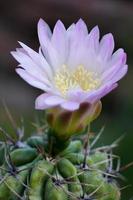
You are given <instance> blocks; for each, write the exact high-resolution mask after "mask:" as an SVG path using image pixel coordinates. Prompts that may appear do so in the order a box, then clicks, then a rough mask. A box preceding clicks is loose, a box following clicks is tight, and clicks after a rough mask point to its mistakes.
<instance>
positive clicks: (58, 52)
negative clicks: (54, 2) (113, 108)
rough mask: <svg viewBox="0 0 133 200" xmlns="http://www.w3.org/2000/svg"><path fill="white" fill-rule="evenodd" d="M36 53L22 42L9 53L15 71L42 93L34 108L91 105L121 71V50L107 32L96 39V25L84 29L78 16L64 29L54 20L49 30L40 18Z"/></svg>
mask: <svg viewBox="0 0 133 200" xmlns="http://www.w3.org/2000/svg"><path fill="white" fill-rule="evenodd" d="M38 37H39V41H40V48H39V52H35V51H34V50H32V49H31V48H29V47H28V46H26V45H25V44H23V43H22V42H19V43H20V45H21V47H22V48H17V49H16V51H13V52H11V53H12V55H13V56H14V58H15V59H16V60H17V61H18V62H19V65H18V68H17V69H16V72H17V73H18V74H19V75H20V76H21V77H22V78H23V79H24V80H25V81H26V82H28V83H29V84H30V85H32V86H34V87H36V88H39V89H41V90H43V91H44V93H43V94H41V95H40V96H39V97H38V98H37V99H36V102H35V107H36V109H41V110H43V109H48V108H53V107H55V106H59V107H62V108H63V109H65V110H69V111H74V110H77V109H79V107H80V104H82V103H84V102H88V103H89V104H93V103H95V102H97V101H99V100H100V99H101V98H102V97H103V96H105V95H106V94H108V93H109V92H111V91H112V90H113V89H114V88H116V87H117V81H119V80H120V79H121V78H122V77H123V76H124V75H125V74H126V72H127V65H126V53H125V52H124V50H123V49H118V50H117V51H116V52H114V53H113V50H114V39H113V36H112V34H111V33H109V34H106V35H104V36H103V37H102V39H101V40H100V39H99V37H100V36H99V28H98V27H97V26H96V27H94V28H93V29H92V30H91V31H90V32H89V33H88V30H87V26H86V24H85V23H84V21H83V20H81V19H80V20H79V21H78V22H77V23H76V24H74V23H73V24H72V25H71V26H70V27H69V28H68V29H66V28H65V26H64V24H63V23H62V22H61V21H60V20H59V21H57V23H56V25H55V27H54V30H53V34H52V32H51V30H50V28H49V26H48V25H47V24H46V22H44V21H43V20H42V19H40V20H39V22H38Z"/></svg>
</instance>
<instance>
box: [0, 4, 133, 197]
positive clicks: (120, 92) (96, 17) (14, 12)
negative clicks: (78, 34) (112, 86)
mask: <svg viewBox="0 0 133 200" xmlns="http://www.w3.org/2000/svg"><path fill="white" fill-rule="evenodd" d="M39 18H43V19H44V20H45V21H46V22H47V23H48V24H49V25H50V27H51V28H53V26H54V24H55V22H56V21H57V19H61V20H62V21H63V22H64V24H65V26H66V27H68V26H69V25H70V24H71V23H73V22H76V21H77V20H78V19H79V18H83V19H84V20H85V22H86V23H87V25H88V27H89V30H90V29H91V28H92V27H93V26H95V25H98V26H99V28H100V31H101V35H103V34H105V33H108V32H111V33H113V35H114V37H115V43H116V49H117V48H119V47H123V48H124V49H125V51H126V52H127V54H128V64H129V71H128V74H127V76H126V77H125V78H124V79H122V80H121V81H120V83H119V87H118V88H117V89H116V90H115V91H113V92H112V93H111V94H109V95H107V96H106V97H105V98H104V99H103V101H102V102H103V111H102V114H101V116H100V118H99V119H98V120H97V121H96V122H95V123H94V124H93V131H95V132H96V133H97V132H98V131H99V129H100V128H101V127H102V126H103V125H104V126H105V131H104V133H103V135H102V137H101V138H100V140H99V143H100V144H110V143H111V142H113V141H114V140H116V139H117V138H119V137H120V136H121V135H123V134H125V137H124V139H123V140H122V141H121V142H120V147H119V148H117V149H116V153H117V154H118V155H119V156H121V165H122V166H125V165H127V164H128V163H130V162H132V161H133V81H132V80H133V66H132V65H133V1H132V0H125V1H124V0H73V1H72V0H28V1H27V0H23V1H18V0H12V1H8V0H0V126H2V127H5V128H6V129H7V130H9V129H10V126H9V120H8V118H7V115H6V114H5V110H4V108H3V101H5V102H6V104H7V105H8V107H9V109H10V111H11V113H12V114H13V116H14V118H15V119H16V121H17V123H18V124H19V123H20V119H21V117H23V118H24V122H25V127H26V128H25V134H31V131H32V128H31V127H32V122H34V120H35V118H36V117H35V116H36V114H37V115H38V114H40V112H39V111H38V112H35V111H34V100H35V98H36V96H37V95H38V94H41V91H39V90H37V89H35V88H32V87H31V86H29V85H28V84H27V83H25V82H24V81H23V80H22V79H21V78H19V77H18V76H17V74H16V73H15V67H16V66H17V62H16V61H15V60H14V59H13V58H12V56H11V55H10V51H11V50H14V49H15V48H16V47H19V45H18V43H17V41H23V42H24V43H26V44H27V45H29V46H30V47H31V48H34V49H35V50H38V47H39V43H38V37H37V30H36V26H37V22H38V20H39ZM11 132H12V131H11ZM122 174H123V175H124V176H125V178H126V180H125V181H124V182H122V187H124V186H129V187H127V188H126V189H123V195H122V199H123V200H131V199H133V186H132V185H133V167H130V168H129V169H127V170H125V171H123V173H122Z"/></svg>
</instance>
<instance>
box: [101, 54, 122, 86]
mask: <svg viewBox="0 0 133 200" xmlns="http://www.w3.org/2000/svg"><path fill="white" fill-rule="evenodd" d="M123 61H124V62H123ZM123 63H125V53H123V54H122V55H121V58H119V60H118V61H117V63H115V64H114V66H112V67H110V68H109V69H107V70H106V71H104V73H103V75H102V81H104V82H107V81H110V80H112V79H114V77H117V75H118V74H119V73H120V72H121V70H123V67H124V65H123ZM118 80H119V79H117V81H118Z"/></svg>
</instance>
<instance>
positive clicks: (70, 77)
mask: <svg viewBox="0 0 133 200" xmlns="http://www.w3.org/2000/svg"><path fill="white" fill-rule="evenodd" d="M54 83H55V87H56V88H57V89H58V90H59V91H60V92H61V94H62V95H63V96H66V94H67V92H68V91H69V90H70V89H73V88H76V87H80V88H81V89H82V90H83V91H86V92H88V91H91V90H94V89H97V88H98V87H99V86H100V84H101V81H100V79H99V78H98V75H97V73H96V72H91V71H89V70H87V69H86V68H85V67H84V66H83V65H79V66H78V67H77V68H76V69H75V70H73V71H72V70H71V71H70V70H69V69H68V68H67V66H66V65H63V66H62V68H61V69H60V70H59V71H58V72H57V73H56V74H55V77H54Z"/></svg>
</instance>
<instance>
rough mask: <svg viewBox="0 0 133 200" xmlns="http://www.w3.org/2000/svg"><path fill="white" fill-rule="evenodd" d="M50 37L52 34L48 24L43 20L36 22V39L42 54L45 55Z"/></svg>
mask: <svg viewBox="0 0 133 200" xmlns="http://www.w3.org/2000/svg"><path fill="white" fill-rule="evenodd" d="M51 36H52V33H51V30H50V28H49V26H48V24H47V23H46V22H45V21H44V20H43V19H40V20H39V22H38V37H39V41H40V44H41V47H42V50H43V53H44V54H45V53H46V48H47V46H48V44H49V42H50V39H51Z"/></svg>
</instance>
